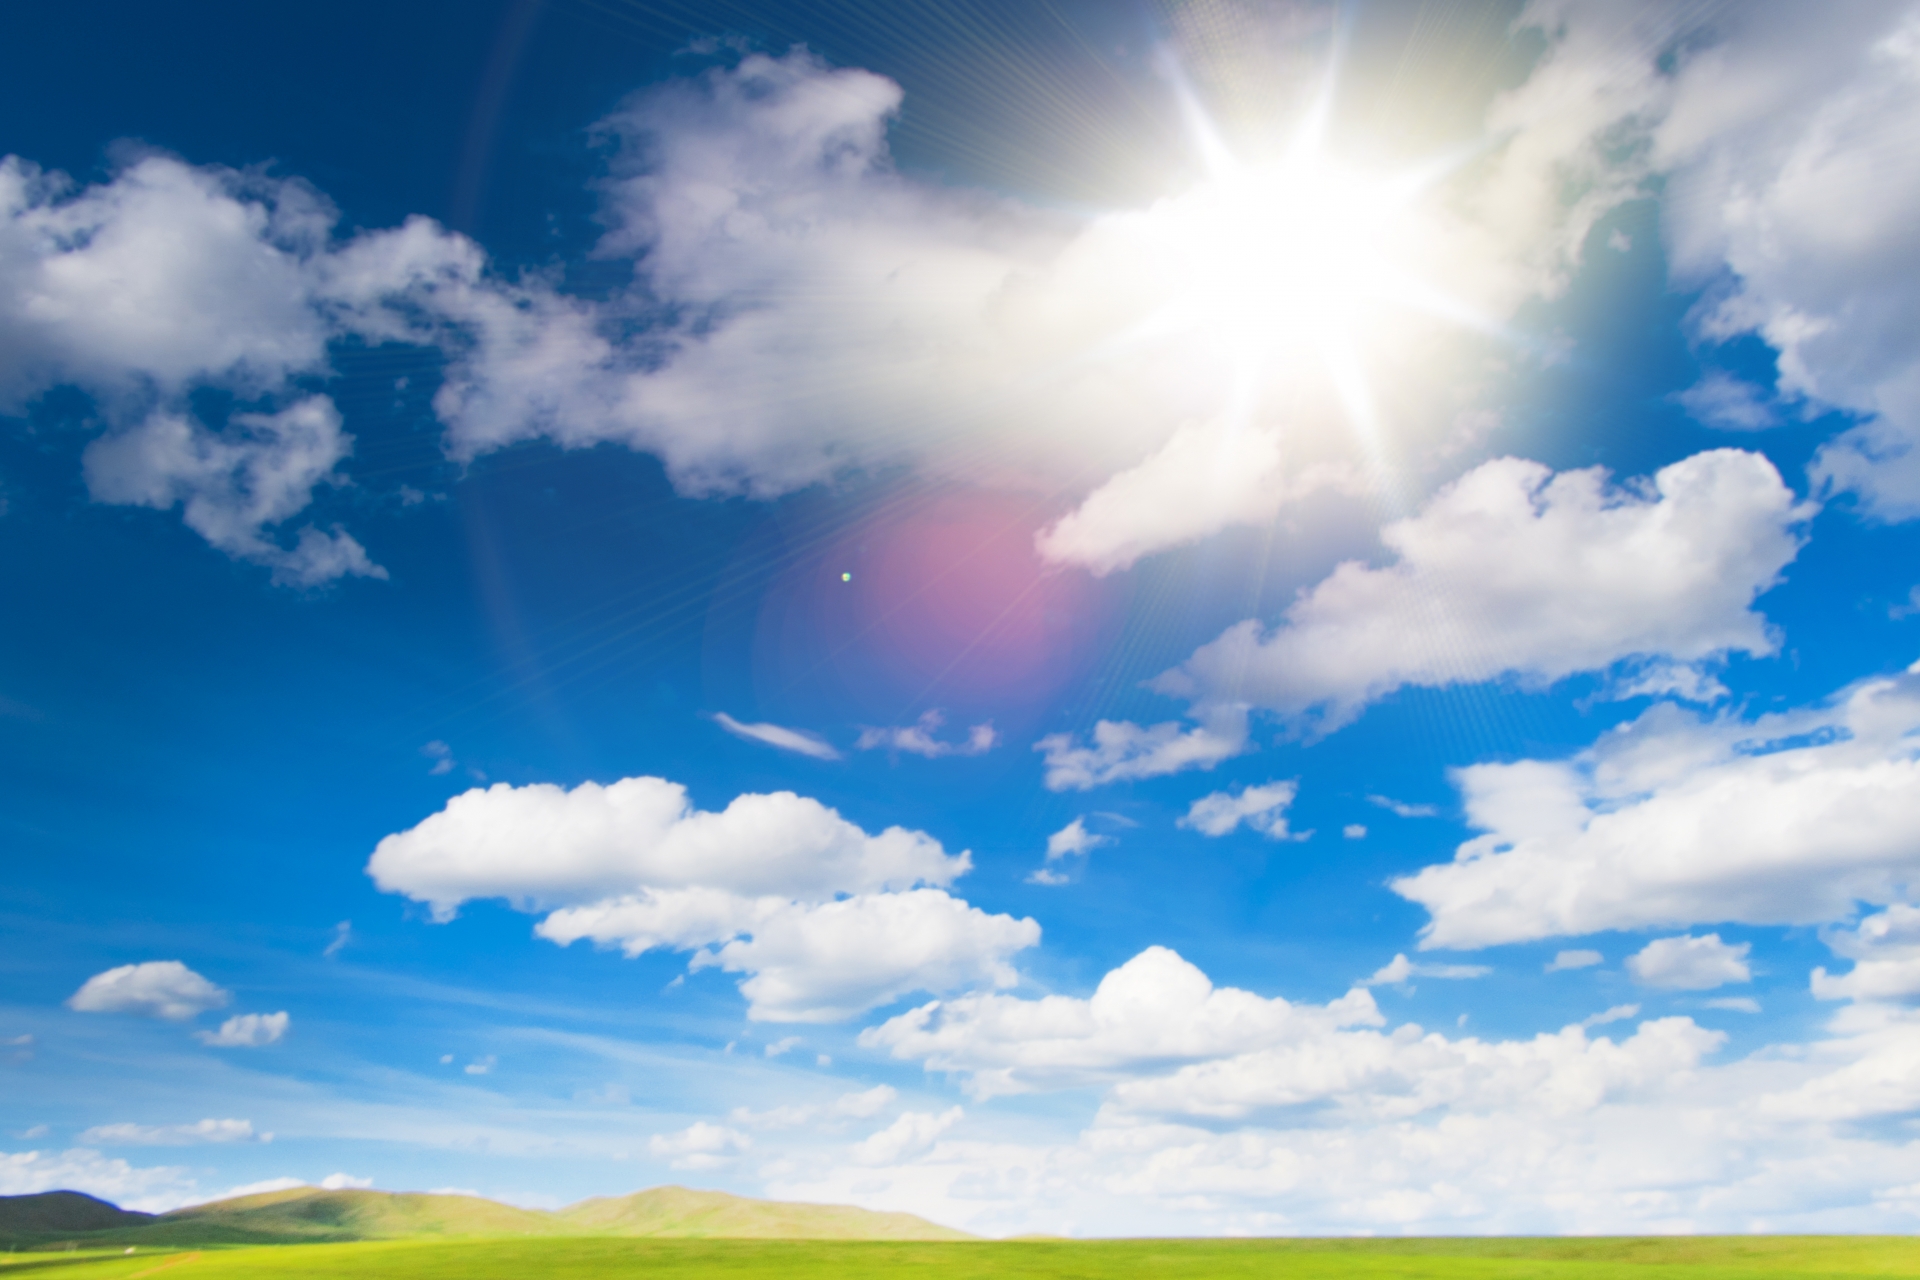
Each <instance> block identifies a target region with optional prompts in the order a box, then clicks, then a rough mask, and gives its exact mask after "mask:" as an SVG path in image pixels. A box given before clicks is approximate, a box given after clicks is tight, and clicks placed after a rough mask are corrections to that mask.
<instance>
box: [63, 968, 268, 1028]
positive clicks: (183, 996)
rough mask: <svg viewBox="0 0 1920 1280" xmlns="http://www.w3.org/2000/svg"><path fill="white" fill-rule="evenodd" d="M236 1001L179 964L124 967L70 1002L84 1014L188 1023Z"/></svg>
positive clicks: (91, 982)
mask: <svg viewBox="0 0 1920 1280" xmlns="http://www.w3.org/2000/svg"><path fill="white" fill-rule="evenodd" d="M232 999H233V997H232V996H231V995H229V994H228V993H227V992H226V991H224V990H222V989H221V988H219V987H217V986H215V985H214V984H213V983H211V982H208V981H207V980H206V979H205V978H203V977H201V976H200V975H199V974H197V973H195V972H194V971H193V970H191V969H189V968H187V966H186V965H184V964H181V963H180V962H179V961H178V960H148V961H146V962H145V963H142V964H123V965H121V966H120V967H119V968H117V969H108V970H107V971H106V972H105V973H96V974H94V975H93V976H92V977H91V978H88V979H87V980H86V982H85V983H84V984H83V985H82V986H81V988H80V989H79V990H78V991H76V992H74V993H73V995H72V996H70V997H68V999H67V1007H68V1008H70V1009H77V1010H78V1011H80V1012H81V1013H137V1014H143V1015H145V1016H147V1017H150V1018H167V1019H170V1020H172V1021H175V1022H184V1021H186V1020H187V1019H188V1018H192V1017H197V1016H198V1015H200V1014H202V1013H205V1012H206V1011H207V1010H209V1009H218V1008H220V1007H221V1006H222V1005H225V1004H227V1003H229V1002H230V1001H231V1000H232Z"/></svg>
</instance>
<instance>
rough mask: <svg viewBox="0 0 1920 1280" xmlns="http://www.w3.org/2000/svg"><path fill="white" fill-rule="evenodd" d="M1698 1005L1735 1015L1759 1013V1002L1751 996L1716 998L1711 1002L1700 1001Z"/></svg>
mask: <svg viewBox="0 0 1920 1280" xmlns="http://www.w3.org/2000/svg"><path fill="white" fill-rule="evenodd" d="M1700 1003H1701V1004H1703V1005H1705V1006H1706V1007H1707V1008H1709V1009H1731V1010H1732V1011H1733V1012H1735V1013H1759V1012H1760V1002H1759V1001H1758V1000H1755V999H1754V998H1753V997H1752V996H1717V997H1715V998H1714V999H1712V1000H1702V1001H1701V1002H1700Z"/></svg>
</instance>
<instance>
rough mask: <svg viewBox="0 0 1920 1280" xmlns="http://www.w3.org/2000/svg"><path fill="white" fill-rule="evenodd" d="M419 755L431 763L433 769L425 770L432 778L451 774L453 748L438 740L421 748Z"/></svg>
mask: <svg viewBox="0 0 1920 1280" xmlns="http://www.w3.org/2000/svg"><path fill="white" fill-rule="evenodd" d="M420 754H421V755H423V756H425V757H427V758H428V759H429V760H431V761H433V767H432V768H431V769H428V770H427V772H428V773H429V774H431V775H432V776H433V777H436V778H438V777H441V776H442V775H444V774H449V773H452V772H453V765H454V759H453V748H452V747H450V746H448V745H447V744H446V743H444V742H442V741H440V740H439V739H438V738H435V739H434V740H433V741H432V742H429V743H428V744H427V745H426V746H424V747H421V748H420Z"/></svg>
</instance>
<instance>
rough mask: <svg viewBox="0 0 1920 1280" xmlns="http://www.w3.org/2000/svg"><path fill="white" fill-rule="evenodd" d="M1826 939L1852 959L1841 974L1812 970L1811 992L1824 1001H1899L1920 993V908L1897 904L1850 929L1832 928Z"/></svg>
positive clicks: (1822, 969)
mask: <svg viewBox="0 0 1920 1280" xmlns="http://www.w3.org/2000/svg"><path fill="white" fill-rule="evenodd" d="M1826 942H1827V945H1828V946H1829V947H1831V948H1832V949H1833V950H1834V952H1835V954H1837V955H1840V956H1843V957H1845V958H1846V959H1849V960H1851V961H1853V968H1852V969H1851V970H1849V971H1848V972H1846V973H1843V974H1831V975H1830V974H1828V972H1827V971H1826V969H1825V967H1821V968H1817V969H1815V970H1814V971H1813V978H1812V983H1811V985H1812V989H1813V994H1814V995H1815V996H1816V997H1818V998H1819V999H1822V1000H1899V999H1903V998H1906V997H1908V996H1913V995H1920V907H1912V906H1908V905H1907V904H1906V903H1904V902H1896V903H1894V904H1892V905H1891V906H1889V907H1888V908H1887V909H1886V910H1885V911H1881V912H1876V913H1875V914H1873V915H1870V916H1867V917H1866V918H1865V919H1863V920H1861V921H1860V923H1859V924H1858V925H1856V926H1854V927H1853V928H1852V929H1840V930H1834V931H1832V932H1830V933H1828V934H1827V935H1826Z"/></svg>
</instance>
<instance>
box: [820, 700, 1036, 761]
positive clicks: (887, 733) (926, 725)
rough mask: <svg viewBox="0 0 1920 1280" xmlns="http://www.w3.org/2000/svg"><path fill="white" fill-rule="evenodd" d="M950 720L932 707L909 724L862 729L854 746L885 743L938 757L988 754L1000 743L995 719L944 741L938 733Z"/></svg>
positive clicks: (891, 747)
mask: <svg viewBox="0 0 1920 1280" xmlns="http://www.w3.org/2000/svg"><path fill="white" fill-rule="evenodd" d="M946 722H947V718H946V716H945V715H943V714H941V712H940V711H938V710H937V709H936V710H928V711H925V712H923V713H922V714H921V716H920V718H919V719H918V720H916V721H915V722H914V723H913V724H911V725H908V726H907V727H906V728H892V729H862V730H861V731H860V738H859V741H857V742H856V743H855V744H854V746H855V747H856V748H857V749H858V750H861V751H872V750H874V749H876V748H880V747H884V748H886V749H887V750H888V751H904V752H906V753H908V754H909V755H916V756H925V757H926V758H927V759H929V760H937V759H939V758H940V757H941V756H978V755H985V754H986V753H987V752H989V751H991V750H993V749H994V747H996V746H998V745H999V743H1000V735H999V734H997V733H995V732H994V729H993V725H992V723H991V722H988V723H985V724H976V725H974V726H973V727H972V728H971V729H969V730H967V736H966V737H965V738H964V739H962V740H960V741H958V742H943V741H942V740H940V739H939V738H937V737H935V736H934V735H935V734H937V733H938V732H939V731H940V726H942V725H944V724H945V723H946Z"/></svg>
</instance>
